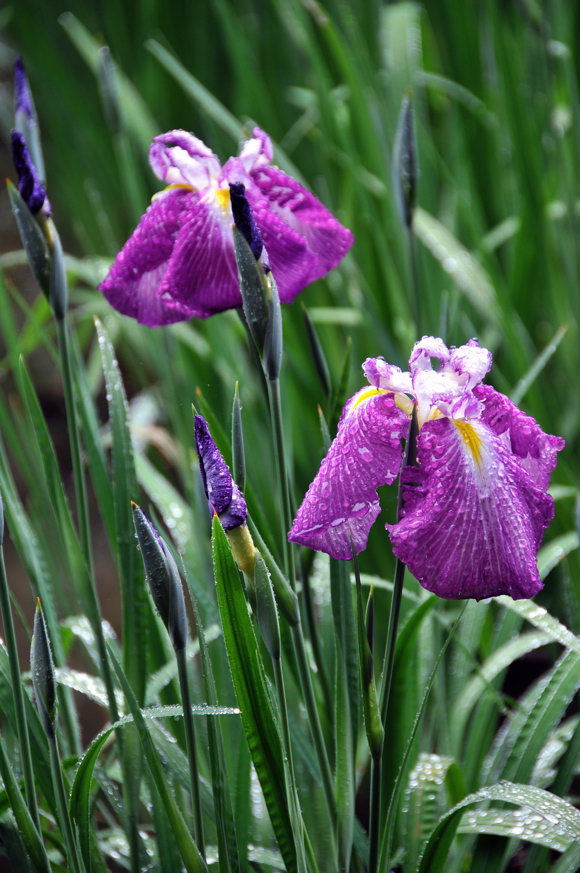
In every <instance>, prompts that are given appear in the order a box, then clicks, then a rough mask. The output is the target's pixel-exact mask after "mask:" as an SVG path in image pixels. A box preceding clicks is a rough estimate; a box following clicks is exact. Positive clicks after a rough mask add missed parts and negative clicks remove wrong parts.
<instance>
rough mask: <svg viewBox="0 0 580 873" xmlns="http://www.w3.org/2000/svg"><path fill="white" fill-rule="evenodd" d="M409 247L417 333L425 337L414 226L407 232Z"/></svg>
mask: <svg viewBox="0 0 580 873" xmlns="http://www.w3.org/2000/svg"><path fill="white" fill-rule="evenodd" d="M406 234H407V245H408V249H409V262H410V266H411V288H412V297H411V299H412V301H413V318H414V321H415V333H416V335H417V336H418V337H420V336H423V330H422V325H421V321H422V318H421V316H422V309H421V283H420V282H419V258H418V255H417V240H416V239H415V234H414V233H413V224H412V223H411V227H410V228H409V229H408V230H407V231H406Z"/></svg>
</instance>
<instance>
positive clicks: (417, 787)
mask: <svg viewBox="0 0 580 873" xmlns="http://www.w3.org/2000/svg"><path fill="white" fill-rule="evenodd" d="M450 764H451V759H450V758H446V757H444V756H442V755H427V754H423V755H421V756H420V758H419V760H418V761H417V764H416V765H415V767H414V768H413V770H412V771H411V772H410V774H409V781H408V784H407V788H406V791H405V799H404V805H403V809H404V812H403V834H404V845H405V869H408V870H415V869H416V866H417V859H418V858H419V856H420V855H421V851H422V849H423V846H424V844H425V842H426V841H427V838H428V836H429V834H430V833H431V831H432V830H433V828H434V827H435V825H436V823H437V822H438V820H439V819H440V817H441V815H442V814H443V813H444V811H445V810H446V808H447V806H448V804H447V803H446V796H445V777H446V774H447V771H448V769H449V766H450Z"/></svg>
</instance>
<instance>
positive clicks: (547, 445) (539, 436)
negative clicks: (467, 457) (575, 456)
mask: <svg viewBox="0 0 580 873" xmlns="http://www.w3.org/2000/svg"><path fill="white" fill-rule="evenodd" d="M473 393H474V394H475V396H476V397H477V398H478V399H479V400H482V401H483V402H484V412H483V415H482V417H481V418H482V421H484V422H485V423H486V424H487V425H488V427H490V428H491V430H493V432H494V433H495V434H497V435H498V436H501V437H502V440H503V442H504V444H505V445H506V446H507V448H508V449H510V451H512V452H513V453H514V454H515V455H517V456H518V458H519V461H520V464H521V465H522V467H523V468H524V469H525V470H527V471H528V473H529V474H530V476H531V477H532V479H533V480H534V482H536V483H537V484H538V485H539V486H540V488H544V489H546V488H547V487H548V485H549V482H550V473H551V472H552V470H553V469H554V468H555V466H556V463H557V456H556V453H557V452H559V451H561V450H562V449H563V448H564V440H563V439H562V437H557V436H552V435H551V434H548V433H544V431H543V430H542V429H541V427H540V426H539V424H538V423H537V422H536V420H535V419H534V418H531V416H529V415H526V414H525V412H522V411H521V409H518V407H517V406H516V405H515V403H512V401H511V400H510V399H509V398H508V397H506V396H505V394H500V392H499V391H496V390H495V389H494V388H492V387H491V385H479V386H478V387H477V388H476V389H475V391H474V392H473Z"/></svg>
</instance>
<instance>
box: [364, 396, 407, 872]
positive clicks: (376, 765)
mask: <svg viewBox="0 0 580 873" xmlns="http://www.w3.org/2000/svg"><path fill="white" fill-rule="evenodd" d="M417 433H418V425H417V417H416V415H415V413H413V417H412V418H411V423H410V425H409V435H408V437H407V446H406V450H405V458H404V461H403V467H405V466H412V465H413V464H415V462H416V458H417ZM402 501H403V494H402V487H401V486H400V485H399V494H398V499H397V518H398V519H399V518H400V517H401V507H402ZM404 580H405V565H404V564H403V563H402V561H400V560H398V559H397V563H396V565H395V578H394V582H393V596H392V598H391V608H390V611H389V624H388V627H387V639H386V644H385V659H384V667H383V675H382V680H381V688H380V693H379V705H380V711H381V724H382V725H383V731H384V733H383V741H382V744H381V748H380V752H379V755H378V757H377V758H375V759H373V763H372V767H371V797H370V815H369V857H370V858H371V860H372V864H371V863H369V873H376V871H377V869H378V867H377V864H378V846H379V832H380V829H381V824H382V804H383V802H384V798H383V797H382V794H383V790H382V789H383V784H382V770H383V760H384V753H385V743H386V739H387V714H388V711H389V700H390V697H391V686H392V681H393V668H394V664H395V644H396V642H397V628H398V626H399V615H400V612H401V600H402V597H403V583H404ZM373 864H374V866H373Z"/></svg>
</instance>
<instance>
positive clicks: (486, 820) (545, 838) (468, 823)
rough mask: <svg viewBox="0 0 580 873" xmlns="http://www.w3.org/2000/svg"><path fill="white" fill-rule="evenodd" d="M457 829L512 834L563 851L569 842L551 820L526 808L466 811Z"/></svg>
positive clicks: (508, 835)
mask: <svg viewBox="0 0 580 873" xmlns="http://www.w3.org/2000/svg"><path fill="white" fill-rule="evenodd" d="M457 832H458V833H460V834H491V835H493V836H496V837H508V838H509V837H516V838H517V839H520V840H526V842H528V843H535V844H536V845H538V846H547V848H549V849H554V850H555V851H556V852H563V851H565V850H566V849H567V848H568V847H569V846H570V845H571V838H570V836H569V835H568V834H560V833H559V832H558V828H555V827H554V824H553V823H552V822H550V821H549V820H547V819H546V818H543V817H542V816H540V815H538V814H537V813H536V812H530V811H529V810H528V809H516V810H510V811H507V810H505V809H502V810H490V809H476V810H469V811H468V812H466V813H465V815H464V816H463V819H462V820H461V824H460V825H459V827H458V829H457Z"/></svg>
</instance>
